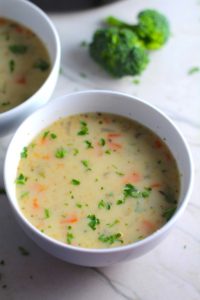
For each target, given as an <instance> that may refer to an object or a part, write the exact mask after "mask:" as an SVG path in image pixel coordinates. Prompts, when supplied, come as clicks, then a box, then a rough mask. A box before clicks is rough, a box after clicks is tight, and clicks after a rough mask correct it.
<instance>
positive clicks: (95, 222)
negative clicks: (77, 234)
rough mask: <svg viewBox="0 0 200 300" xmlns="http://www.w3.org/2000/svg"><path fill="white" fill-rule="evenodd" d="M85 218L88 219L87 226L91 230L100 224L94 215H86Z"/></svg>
mask: <svg viewBox="0 0 200 300" xmlns="http://www.w3.org/2000/svg"><path fill="white" fill-rule="evenodd" d="M87 218H88V219H89V220H90V221H89V223H88V226H90V228H91V229H92V230H96V226H97V225H99V224H100V220H99V219H98V218H97V217H96V216H95V215H88V216H87Z"/></svg>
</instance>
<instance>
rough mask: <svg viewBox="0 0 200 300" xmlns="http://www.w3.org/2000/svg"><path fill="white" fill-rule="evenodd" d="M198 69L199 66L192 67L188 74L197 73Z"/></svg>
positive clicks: (199, 69) (199, 68)
mask: <svg viewBox="0 0 200 300" xmlns="http://www.w3.org/2000/svg"><path fill="white" fill-rule="evenodd" d="M199 71H200V67H192V68H191V69H189V70H188V75H192V74H194V73H198V72H199Z"/></svg>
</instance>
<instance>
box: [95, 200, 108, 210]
mask: <svg viewBox="0 0 200 300" xmlns="http://www.w3.org/2000/svg"><path fill="white" fill-rule="evenodd" d="M98 208H105V209H107V210H110V208H111V204H110V203H109V202H106V201H104V200H103V199H102V200H100V201H99V203H98Z"/></svg>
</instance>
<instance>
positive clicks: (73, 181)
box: [71, 179, 80, 185]
mask: <svg viewBox="0 0 200 300" xmlns="http://www.w3.org/2000/svg"><path fill="white" fill-rule="evenodd" d="M71 184H73V185H80V181H79V180H77V179H72V180H71Z"/></svg>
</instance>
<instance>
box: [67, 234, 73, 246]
mask: <svg viewBox="0 0 200 300" xmlns="http://www.w3.org/2000/svg"><path fill="white" fill-rule="evenodd" d="M73 239H74V235H73V234H72V233H71V232H68V233H67V244H69V245H71V243H72V240H73Z"/></svg>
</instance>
